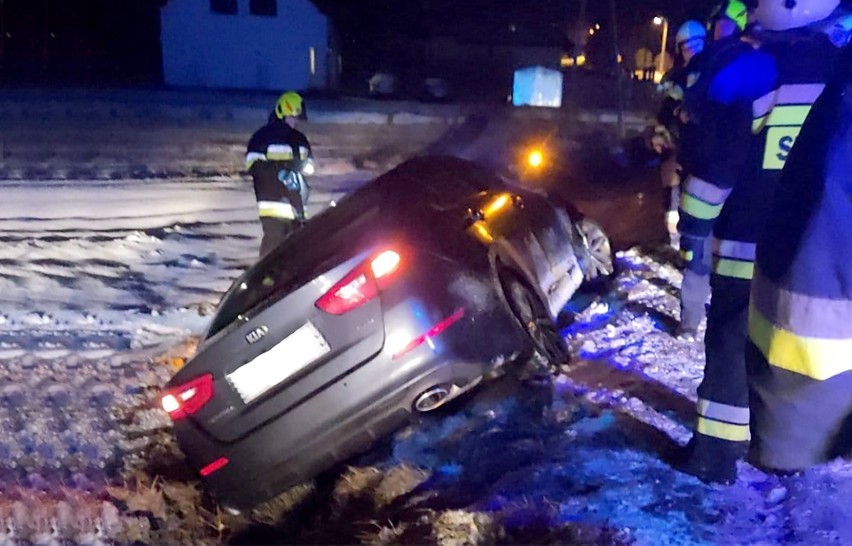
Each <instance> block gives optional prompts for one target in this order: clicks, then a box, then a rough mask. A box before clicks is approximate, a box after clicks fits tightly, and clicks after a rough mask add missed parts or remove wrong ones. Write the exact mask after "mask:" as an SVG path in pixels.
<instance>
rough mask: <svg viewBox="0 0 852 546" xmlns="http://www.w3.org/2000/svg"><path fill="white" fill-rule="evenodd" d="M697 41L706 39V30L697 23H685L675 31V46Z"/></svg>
mask: <svg viewBox="0 0 852 546" xmlns="http://www.w3.org/2000/svg"><path fill="white" fill-rule="evenodd" d="M697 39H701V40H706V39H707V29H706V28H704V25H702V24H701V23H699V22H698V21H687V22H685V23H684V24H682V25H680V28H679V29H677V37H676V38H675V43H676V44H677V45H680V44H682V43H684V42H688V41H690V40H697Z"/></svg>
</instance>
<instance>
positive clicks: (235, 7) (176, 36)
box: [160, 0, 340, 91]
mask: <svg viewBox="0 0 852 546" xmlns="http://www.w3.org/2000/svg"><path fill="white" fill-rule="evenodd" d="M160 17H161V41H162V46H163V78H164V80H165V83H166V84H168V85H175V86H184V87H212V88H236V89H268V90H276V91H280V90H284V89H296V90H305V89H309V88H312V89H328V88H333V87H335V86H336V84H337V80H338V76H339V66H340V61H339V53H338V52H337V51H335V48H334V35H333V32H334V31H333V28H332V25H331V22H330V21H329V19H328V17H326V16H325V15H324V14H323V13H321V12H320V11H319V10H318V9H317V7H316V6H315V5H314V4H313V3H312V2H311V1H310V0H168V2H167V3H166V5H165V6H164V7H163V8H162V10H161V12H160Z"/></svg>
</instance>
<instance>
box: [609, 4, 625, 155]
mask: <svg viewBox="0 0 852 546" xmlns="http://www.w3.org/2000/svg"><path fill="white" fill-rule="evenodd" d="M609 4H610V10H611V11H612V45H613V49H614V51H613V54H614V56H615V82H616V83H615V85H616V87H617V88H618V138H620V139H622V140H623V139H624V137H625V136H626V135H627V133H626V131H625V128H624V85H623V80H624V73H623V72H622V70H621V63H619V62H618V59H619V56H620V55H621V51H619V47H618V17H617V14H616V10H615V0H610V2H609Z"/></svg>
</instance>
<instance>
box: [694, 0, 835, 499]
mask: <svg viewBox="0 0 852 546" xmlns="http://www.w3.org/2000/svg"><path fill="white" fill-rule="evenodd" d="M764 1H770V0H764ZM761 42H762V46H761V48H760V49H755V48H754V47H753V46H752V45H750V44H747V43H745V42H740V43H736V44H733V45H730V46H728V47H725V48H722V49H721V50H720V51H717V53H716V56H715V58H714V59H713V61H711V62H710V64H709V66H708V67H707V68H708V70H706V71H705V73H703V74H702V75H701V76H700V79H699V83H698V84H697V85H698V86H699V88H701V89H702V90H703V92H702V94H701V96H703V97H706V99H705V100H704V104H702V105H701V107H700V108H699V109H697V110H695V111H688V112H687V113H688V115H690V123H695V127H697V129H696V130H697V131H698V132H699V133H700V135H701V137H700V138H699V140H700V141H701V142H702V146H701V152H700V153H699V154H698V156H699V159H698V160H697V161H696V164H695V166H694V170H693V173H694V174H693V176H691V177H690V178H689V179H688V180H687V183H686V188H685V192H684V194H683V196H682V200H681V211H680V214H681V222H680V225H679V227H680V230H681V232H682V234H683V239H685V240H687V241H688V244H689V241H692V242H693V244H698V243H697V242H700V241H701V240H702V238H704V237H707V236H708V235H709V234H710V232H711V230H712V232H713V237H714V239H713V260H712V264H713V265H712V276H711V287H712V292H713V297H712V300H711V304H710V311H709V314H708V321H707V334H706V337H705V346H706V357H707V362H706V366H705V371H704V380H703V381H702V383H701V385H700V386H699V388H698V404H697V414H698V415H697V424H696V429H695V434H694V436H693V441H692V444H691V449H692V453H691V455H690V459H689V463H688V466H687V470H688V471H690V472H692V473H694V474H696V475H698V476H699V477H701V478H703V479H705V480H707V481H714V482H722V483H729V482H731V481H733V480H734V479H736V460H737V459H738V458H740V457H741V456H742V455H744V454H745V451H746V448H747V446H748V442H749V441H750V438H751V434H750V428H749V423H750V412H749V397H748V381H747V376H746V363H745V351H746V345H747V334H746V333H747V327H748V307H749V292H750V283H751V279H752V277H753V275H754V260H755V254H756V241H757V238H758V236H759V235H760V233H761V232H762V230H763V228H764V226H765V224H766V223H767V220H768V218H769V216H770V214H771V211H770V205H771V203H772V198H773V196H774V194H775V190H776V187H777V185H778V181H779V179H780V173H781V168H782V167H783V166H784V162H785V160H786V158H787V155H788V154H789V151H790V149H791V147H792V144H793V142H794V141H795V138H796V136H797V135H798V132H799V131H800V129H801V126H802V123H803V122H804V120H805V118H806V117H807V114H808V112H809V111H810V108H811V106H812V105H813V103H814V102H815V101H816V99H817V98H818V97H819V95H820V94H821V93H822V90H823V89H824V87H825V82H826V81H827V80H828V78H829V76H830V74H831V73H832V72H833V69H834V65H835V63H836V61H837V57H838V53H839V50H838V48H837V47H836V46H835V45H834V44H832V43H831V42H830V41H829V40H828V39H827V38H826V36H825V34H823V33H820V32H816V31H811V30H809V29H793V30H789V31H787V32H778V33H766V34H765V35H761ZM683 239H682V240H683Z"/></svg>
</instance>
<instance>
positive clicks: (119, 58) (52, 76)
mask: <svg viewBox="0 0 852 546" xmlns="http://www.w3.org/2000/svg"><path fill="white" fill-rule="evenodd" d="M167 1H180V0H120V1H118V0H0V8H1V9H0V13H1V14H2V27H3V28H2V34H0V36H3V40H2V42H0V46H2V47H0V77H2V78H3V80H5V81H7V82H10V81H15V80H20V79H24V80H26V79H35V80H39V81H43V82H60V81H63V80H82V81H86V82H88V83H98V82H105V83H109V82H115V81H121V82H127V83H154V84H156V83H157V82H158V80H159V79H160V78H161V57H160V49H159V8H160V6H161V5H163V4H165V3H166V2H167ZM312 1H313V2H314V3H315V4H316V5H317V6H318V7H319V8H320V9H321V10H323V11H324V12H325V13H327V14H328V15H329V16H330V17H331V18H332V20H333V21H334V23H335V28H336V29H337V31H338V33H339V35H340V36H341V38H342V41H341V43H342V49H343V53H344V57H345V58H346V60H347V61H348V62H347V65H348V66H350V67H356V68H357V67H358V65H359V61H361V63H360V64H361V65H363V66H364V67H365V69H366V67H368V65H371V64H375V63H374V57H377V56H382V55H383V56H387V51H402V50H404V49H405V48H406V46H407V45H408V44H409V43H410V42H411V40H412V39H415V38H429V37H434V36H449V37H454V38H456V39H457V40H459V41H464V42H469V43H481V44H482V43H484V44H517V45H553V44H558V45H560V46H563V45H565V41H566V39H571V38H574V37H575V35H574V34H573V31H574V30H575V29H576V28H577V27H576V21H577V18H578V16H579V13H580V6H581V3H582V0H534V1H527V2H519V1H518V0H463V1H460V0H358V1H354V0H312ZM615 4H616V11H617V17H618V19H619V21H618V23H619V42H620V45H621V48H622V50H624V51H625V52H626V53H628V54H630V53H631V50H635V49H637V48H638V47H642V46H646V45H647V46H649V47H650V45H651V44H657V47H658V44H659V30H658V29H654V28H653V27H652V26H651V24H650V20H651V18H652V17H653V16H654V15H656V14H659V13H664V14H666V15H667V16H669V17H670V18H671V19H672V21H673V22H674V23H679V22H680V21H682V20H683V19H685V18H686V17H687V15H689V14H698V15H706V13H707V12H708V11H709V10H710V7H711V6H712V4H713V1H712V0H615ZM283 5H286V4H283ZM283 5H282V7H283ZM610 6H611V3H610V1H609V0H587V2H586V20H587V23H588V24H594V23H600V24H601V25H602V27H603V32H600V33H599V34H598V36H596V37H595V38H594V39H593V40H592V43H591V44H590V46H591V47H594V45H595V44H594V41H595V40H597V41H601V42H602V41H604V40H606V41H607V42H608V43H611V42H612V34H611V33H608V32H611V25H610V19H611V11H610ZM282 13H286V11H284V10H282ZM377 52H378V53H377Z"/></svg>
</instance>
